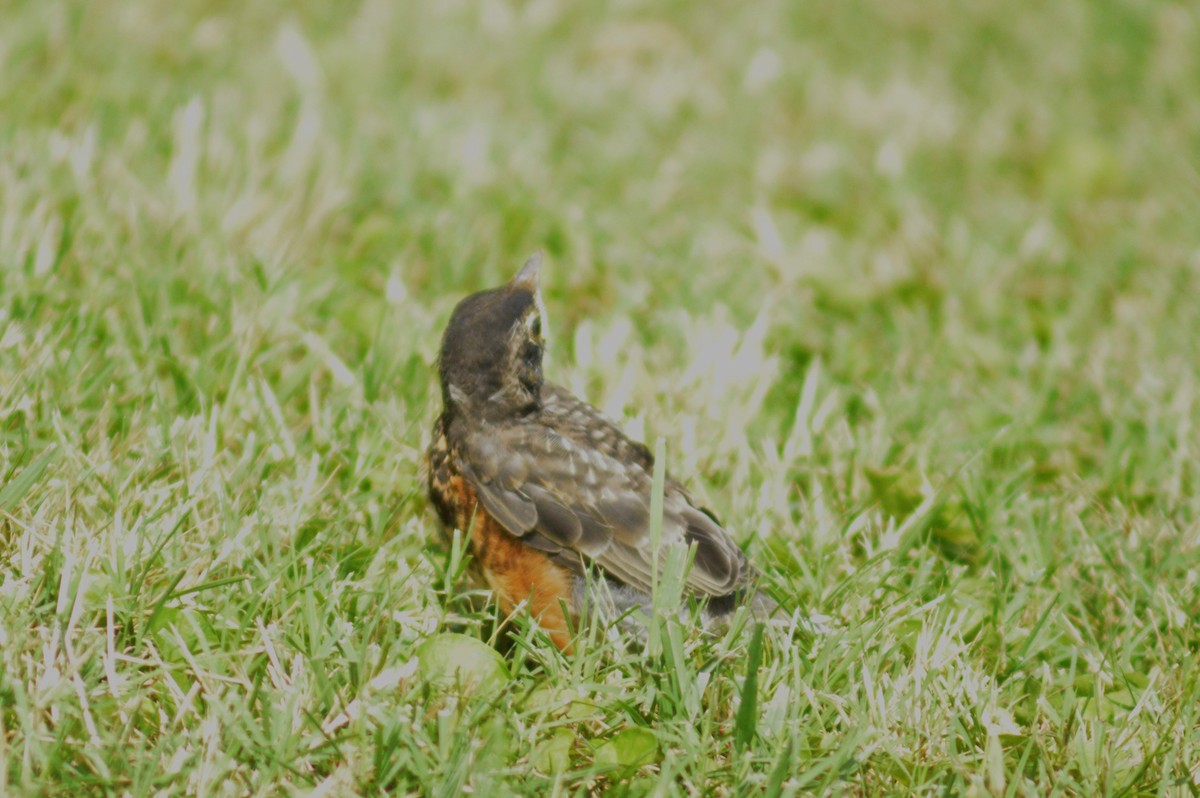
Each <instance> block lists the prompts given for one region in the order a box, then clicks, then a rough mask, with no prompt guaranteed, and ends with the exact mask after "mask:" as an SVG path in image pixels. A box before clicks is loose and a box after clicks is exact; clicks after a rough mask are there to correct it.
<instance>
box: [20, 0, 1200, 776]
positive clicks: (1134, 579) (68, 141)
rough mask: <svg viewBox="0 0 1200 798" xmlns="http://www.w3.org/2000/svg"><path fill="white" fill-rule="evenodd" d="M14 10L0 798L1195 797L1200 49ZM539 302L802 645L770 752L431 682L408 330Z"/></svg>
mask: <svg viewBox="0 0 1200 798" xmlns="http://www.w3.org/2000/svg"><path fill="white" fill-rule="evenodd" d="M0 8H2V12H0V13H2V17H3V23H2V24H0V434H2V437H0V480H2V481H0V664H2V668H3V670H2V673H0V679H2V681H0V793H7V794H13V795H80V794H126V795H154V794H159V795H177V794H178V795H290V794H308V793H309V792H310V791H311V792H313V794H317V795H343V794H344V795H352V794H363V795H369V794H378V793H380V792H382V791H390V792H396V793H401V794H403V793H425V794H458V793H459V792H460V791H462V790H464V789H467V788H470V789H473V790H474V791H475V792H476V793H480V794H499V793H498V792H496V791H503V792H506V793H507V792H515V793H522V794H544V793H547V792H558V793H560V794H589V793H590V792H597V791H600V790H604V789H608V790H612V791H614V792H618V793H619V792H621V791H624V792H627V793H629V794H650V793H653V794H664V795H665V794H750V793H755V794H757V793H762V794H768V795H779V794H785V795H791V794H797V793H802V792H811V791H823V790H828V791H834V792H841V793H851V794H863V795H876V794H879V795H882V794H905V793H910V794H916V793H920V794H934V793H937V794H966V793H971V794H978V795H983V794H996V795H1000V794H1005V795H1046V794H1073V795H1100V794H1114V795H1116V794H1123V795H1125V794H1160V795H1161V794H1183V793H1185V792H1191V793H1194V792H1195V791H1196V790H1197V788H1198V785H1200V771H1198V770H1197V766H1196V763H1197V762H1198V761H1200V730H1198V724H1197V709H1196V706H1197V692H1198V690H1200V681H1198V679H1197V673H1196V665H1195V660H1196V651H1197V646H1198V638H1197V635H1196V617H1197V614H1198V613H1200V594H1198V582H1200V569H1198V567H1197V566H1198V565H1200V557H1198V554H1197V545H1198V543H1200V529H1198V517H1197V505H1198V502H1197V497H1196V493H1197V462H1198V455H1200V433H1198V432H1197V428H1198V427H1197V421H1198V417H1200V410H1198V406H1197V401H1196V387H1197V377H1198V372H1200V359H1198V358H1197V355H1196V346H1195V340H1196V337H1197V331H1198V330H1200V302H1198V301H1197V297H1198V296H1200V292H1198V291H1197V288H1196V285H1197V280H1198V278H1200V232H1198V230H1200V228H1198V226H1197V224H1196V219H1197V217H1198V215H1200V214H1198V211H1200V174H1198V173H1197V168H1196V164H1197V154H1198V153H1200V96H1198V95H1197V92H1196V88H1197V78H1198V76H1200V55H1198V53H1200V47H1198V44H1200V41H1198V35H1200V14H1198V13H1197V11H1196V9H1195V8H1193V7H1192V6H1189V5H1187V4H1170V3H1147V2H1135V1H1134V0H1098V1H1097V2H1083V0H1066V2H1060V3H1056V4H1053V6H1051V7H1045V6H1044V5H1043V4H1038V3H1028V2H1019V3H1011V2H1009V3H1001V2H992V1H990V0H989V1H987V2H979V3H972V4H969V5H967V6H963V5H962V4H952V3H947V2H919V3H918V2H906V1H904V0H901V1H900V2H888V3H867V2H826V1H823V0H821V1H818V2H813V3H805V4H795V3H785V2H773V1H771V0H768V1H767V2H761V3H755V4H749V5H738V4H729V3H720V4H715V5H705V4H691V3H683V2H662V3H655V4H651V3H642V2H610V3H595V4H568V3H564V2H559V1H557V0H531V2H524V3H518V2H508V1H507V0H485V2H478V3H476V2H470V3H468V2H439V3H431V4H406V3H389V2H383V1H382V0H364V2H361V3H359V4H332V3H326V4H321V3H287V4H285V3H272V2H263V3H255V4H239V3H212V2H173V3H138V4H130V3H116V2H110V0H100V1H99V2H93V3H89V4H83V3H69V2H47V3H34V2H15V3H13V2H10V3H6V4H3V6H0ZM539 247H543V248H545V249H546V251H547V253H548V265H547V268H546V274H545V279H544V282H545V288H544V290H545V293H546V300H547V304H548V307H549V314H550V319H549V324H550V330H551V335H552V336H553V339H552V351H551V353H550V358H551V362H550V363H548V366H547V369H548V373H549V374H550V376H551V378H552V379H555V380H556V381H559V382H562V383H564V384H566V385H568V386H569V387H571V388H572V389H574V390H576V391H578V392H579V393H581V394H582V395H584V396H586V397H588V398H590V399H591V400H592V401H593V402H595V403H596V404H597V405H598V406H600V407H602V408H603V409H605V410H606V411H607V412H609V413H610V414H612V415H614V416H616V417H617V418H619V419H621V420H622V422H623V423H624V424H625V425H626V427H627V429H629V430H630V431H631V432H633V433H636V434H637V435H639V436H643V437H645V438H646V439H648V440H651V441H653V439H654V438H655V437H657V436H659V435H661V436H664V437H665V438H666V440H667V442H668V453H669V457H670V462H671V465H672V468H673V469H674V470H675V471H676V473H677V474H678V475H680V476H682V477H685V478H687V479H688V481H689V482H690V483H691V484H692V485H694V486H695V487H696V489H697V492H698V493H700V494H701V495H703V496H704V497H705V499H706V501H707V503H708V504H709V505H710V506H712V507H714V508H715V509H717V510H718V512H719V513H720V514H721V516H722V517H723V518H724V519H725V520H726V522H727V524H728V525H729V527H730V528H731V529H732V530H734V531H735V532H736V534H737V535H738V536H739V539H741V540H742V541H744V542H745V544H746V545H747V547H748V548H749V550H750V551H751V552H752V554H753V555H754V556H755V558H756V559H758V560H759V561H760V562H762V563H764V564H765V565H766V567H767V570H769V571H770V572H771V573H772V579H773V581H774V582H775V583H776V584H775V590H776V591H777V592H778V593H779V594H780V595H782V596H790V597H792V598H793V600H794V603H795V605H796V607H797V608H798V610H799V614H798V616H797V620H796V622H795V628H794V629H793V630H791V631H790V632H788V631H786V630H785V631H780V630H776V629H773V630H769V632H768V639H767V642H766V648H765V651H764V654H763V661H762V666H761V668H762V672H761V673H760V674H759V675H758V694H759V696H760V701H761V705H760V706H759V707H758V711H757V712H756V714H755V715H754V716H753V717H754V721H753V723H754V727H753V731H754V734H753V735H752V737H753V744H752V745H749V746H748V747H744V748H743V747H741V746H738V747H735V746H734V744H733V741H734V726H735V720H734V716H735V712H736V710H737V708H738V707H739V706H740V705H741V702H742V698H743V688H744V686H745V681H744V680H745V677H746V675H747V674H746V670H747V666H746V646H747V644H748V638H749V635H748V634H741V635H739V634H736V633H733V634H730V635H728V636H726V637H724V638H709V637H705V636H702V635H700V634H697V633H695V632H694V631H689V630H688V628H687V626H686V624H684V625H674V626H672V627H671V629H673V630H674V631H673V632H670V634H673V635H674V637H670V636H669V639H671V640H672V641H674V643H673V644H672V647H669V649H668V651H667V652H665V653H662V654H659V655H650V654H645V655H643V654H639V653H637V652H636V651H631V650H627V649H625V648H622V647H621V646H620V645H616V644H612V643H608V644H606V643H604V642H602V641H600V640H596V641H594V643H595V645H592V646H590V647H588V646H585V647H584V648H583V651H582V653H581V654H580V656H579V657H577V658H576V660H574V661H566V660H562V659H561V658H559V657H558V655H557V654H556V653H555V652H554V651H553V650H552V649H551V647H550V646H549V644H548V643H547V642H546V641H545V640H544V639H542V638H540V637H539V636H538V635H537V634H536V632H535V631H534V630H531V629H529V628H528V625H527V624H525V623H524V622H523V621H522V620H520V619H517V620H516V621H514V623H515V625H516V626H517V627H518V628H520V629H522V630H523V632H522V637H521V641H522V643H521V644H520V645H518V646H517V648H516V652H515V654H514V655H513V656H514V662H513V670H514V673H515V675H514V678H513V679H512V680H511V682H508V683H507V686H506V687H505V690H504V692H503V693H502V694H501V699H500V700H499V701H498V703H496V702H489V701H488V700H486V698H481V697H479V696H471V695H469V694H465V695H453V696H450V697H447V696H445V695H444V694H442V693H440V692H439V691H438V690H436V689H435V688H434V687H433V686H431V685H430V684H428V683H426V681H425V680H424V679H423V677H422V675H421V674H420V673H418V672H416V671H415V670H414V664H413V652H414V647H415V646H416V645H417V644H418V643H419V642H420V641H421V640H422V639H424V638H425V637H426V636H427V635H428V634H430V633H432V632H434V631H436V630H439V629H449V628H454V629H460V628H466V629H468V630H473V629H475V630H478V631H479V633H480V634H481V635H483V636H484V637H485V638H486V637H487V636H488V634H489V632H488V630H489V629H490V628H491V619H492V617H493V615H494V613H493V612H481V611H479V610H478V609H473V608H472V606H471V605H470V604H469V603H467V602H465V601H463V600H461V598H459V597H460V596H461V593H462V590H463V586H462V585H461V584H459V580H457V578H456V576H457V575H456V573H455V567H456V563H455V562H454V561H450V560H447V557H446V554H445V553H444V551H443V550H442V549H441V548H439V547H437V546H433V545H431V544H432V543H433V542H434V541H436V539H437V538H436V536H435V534H434V531H433V518H432V514H431V513H429V512H428V511H427V510H426V508H425V506H424V497H423V491H422V490H421V488H420V486H419V478H418V469H419V461H420V453H421V450H422V449H423V447H424V445H425V443H426V436H427V434H428V433H427V430H428V428H429V426H430V424H431V422H432V419H433V416H434V414H435V413H436V406H435V405H436V390H435V386H434V382H435V378H434V373H433V362H434V358H435V355H436V347H437V345H438V340H439V335H440V331H441V327H442V325H443V324H444V323H445V320H446V318H447V316H448V314H449V311H450V309H451V308H452V307H453V305H454V303H455V302H456V301H457V300H458V299H459V298H461V296H463V295H464V294H466V293H469V292H471V291H475V290H479V289H481V288H484V287H488V286H491V285H494V284H496V283H498V282H500V281H501V280H503V279H506V278H507V276H508V275H509V274H511V272H512V271H513V270H514V269H515V268H516V267H517V265H519V263H520V262H521V260H522V259H523V257H524V256H525V255H526V254H527V253H528V252H530V251H532V250H533V249H536V248H539ZM805 619H807V620H805ZM669 623H674V622H673V621H672V622H669ZM736 631H737V630H735V632H736ZM564 696H565V697H564ZM640 728H649V729H651V730H653V732H654V735H655V740H656V741H657V743H656V746H657V747H656V751H655V754H654V756H653V757H652V758H653V762H652V763H651V764H649V765H646V766H643V767H641V768H627V769H625V770H621V769H616V770H614V769H613V767H611V757H609V756H608V755H599V754H598V753H597V752H598V751H599V750H601V749H602V748H603V746H604V744H605V742H606V741H609V740H612V739H615V738H614V735H617V736H619V735H621V734H622V733H625V732H628V731H630V730H632V729H640ZM564 730H566V731H565V732H564ZM564 735H565V736H564ZM606 763H607V764H606Z"/></svg>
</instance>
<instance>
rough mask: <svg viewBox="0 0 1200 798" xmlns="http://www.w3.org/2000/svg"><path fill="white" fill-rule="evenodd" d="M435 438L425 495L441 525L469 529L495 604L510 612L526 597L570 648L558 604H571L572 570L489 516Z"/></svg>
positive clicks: (564, 618)
mask: <svg viewBox="0 0 1200 798" xmlns="http://www.w3.org/2000/svg"><path fill="white" fill-rule="evenodd" d="M440 437H441V436H438V437H435V440H434V444H433V446H431V447H430V450H429V454H428V466H427V467H428V469H429V497H430V499H431V501H432V502H433V505H434V507H435V508H436V509H437V511H438V516H439V517H440V518H441V521H442V524H443V528H444V529H445V530H449V529H452V528H453V529H464V530H465V529H470V538H469V545H470V548H471V554H472V556H473V557H474V558H475V563H476V565H477V566H478V568H479V572H480V573H481V574H482V575H483V578H484V580H485V581H486V582H487V584H488V587H490V588H491V589H492V591H493V592H494V593H495V594H496V600H497V601H498V602H499V604H500V608H501V609H502V610H504V612H506V613H509V614H511V613H512V612H513V611H514V610H515V609H516V608H517V606H519V605H520V604H521V602H526V605H527V606H528V608H529V613H530V615H532V616H533V618H534V620H536V621H537V623H538V625H539V626H541V627H542V628H543V629H544V630H546V633H547V634H548V635H549V636H550V639H551V640H552V641H553V642H554V644H555V645H556V646H558V647H559V648H560V649H561V650H562V651H564V652H566V653H570V651H571V634H570V627H569V626H568V624H567V612H564V609H563V608H564V605H565V606H566V607H567V608H568V610H569V609H570V607H571V573H570V572H569V571H568V570H567V569H566V568H564V567H562V566H561V565H558V564H556V563H554V562H552V561H551V560H550V558H549V557H548V556H547V555H546V554H545V552H541V551H538V550H537V549H533V548H530V547H529V546H526V545H525V544H524V543H522V542H521V540H520V539H519V538H517V537H515V536H514V535H512V534H511V533H509V532H508V530H506V529H504V527H502V526H501V525H500V523H499V522H498V521H496V520H495V519H494V518H492V517H491V516H490V515H488V513H487V511H486V510H484V509H483V507H481V506H480V505H479V503H478V502H477V501H476V498H475V491H474V490H472V489H471V486H470V485H468V484H467V482H466V480H464V479H463V478H462V476H460V475H459V474H457V473H455V472H454V470H453V469H452V468H451V465H450V458H449V457H447V456H446V448H445V439H444V438H441V440H438V438H440ZM439 444H440V445H439Z"/></svg>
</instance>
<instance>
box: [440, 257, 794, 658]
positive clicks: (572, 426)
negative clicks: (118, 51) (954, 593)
mask: <svg viewBox="0 0 1200 798" xmlns="http://www.w3.org/2000/svg"><path fill="white" fill-rule="evenodd" d="M540 265H541V253H537V254H535V255H534V256H533V257H532V258H530V259H529V260H528V261H527V262H526V263H525V265H524V266H523V267H522V268H521V270H520V271H519V272H517V274H516V276H515V277H513V278H512V280H510V281H509V282H508V283H507V284H506V285H503V286H501V287H499V288H494V289H492V290H490V291H482V292H480V293H477V294H472V295H471V296H468V297H467V298H466V299H464V300H462V301H461V302H459V303H458V306H457V307H456V308H455V309H454V313H453V314H452V315H451V317H450V323H449V324H448V325H447V326H446V331H445V333H444V334H443V336H442V348H441V355H440V357H439V361H438V367H439V374H440V377H441V387H442V413H441V415H440V416H439V417H438V419H437V422H436V423H435V424H434V428H433V440H432V442H431V444H430V446H429V450H428V452H427V455H426V457H427V468H428V477H429V496H430V499H431V500H432V503H433V506H434V507H435V508H436V510H437V513H438V516H439V517H440V520H441V522H442V524H443V527H444V528H445V529H447V530H449V529H459V530H462V532H463V535H464V536H465V537H466V539H467V541H468V543H469V547H470V551H471V554H472V556H473V558H474V563H475V566H476V568H477V571H478V573H479V574H481V575H482V577H483V579H484V581H486V583H487V585H488V586H489V587H490V588H491V589H492V591H493V592H494V593H495V596H496V599H497V601H498V603H499V605H500V607H501V609H503V610H504V611H505V612H506V613H512V612H513V611H514V609H515V608H516V607H517V606H518V605H519V604H520V603H521V602H527V606H528V609H529V612H530V613H531V615H532V616H533V618H534V619H535V620H536V621H537V623H538V624H539V625H540V626H541V628H542V629H544V630H545V631H546V632H547V633H548V634H549V636H550V638H551V640H552V641H553V642H554V644H555V645H557V646H558V647H559V648H560V649H562V650H564V651H570V649H571V636H570V631H569V626H568V617H567V615H568V614H570V615H572V616H576V617H577V616H578V615H579V614H580V613H581V611H582V609H583V607H585V606H598V607H610V608H614V609H616V610H617V611H618V612H621V613H623V612H625V611H627V610H628V609H629V608H631V607H639V606H640V607H642V608H649V607H650V606H651V597H650V592H651V585H652V583H653V579H654V577H653V576H652V573H653V572H654V571H655V569H656V568H659V567H661V563H663V562H665V559H666V557H665V553H666V552H667V551H668V550H669V548H670V547H679V546H684V547H686V546H693V547H695V553H694V562H693V565H692V567H691V569H690V570H689V571H688V572H687V575H686V581H685V585H684V590H685V592H686V593H687V594H689V595H690V596H692V597H694V598H696V599H698V600H701V601H703V602H704V616H705V619H706V620H708V619H713V620H715V619H719V618H720V617H721V616H724V615H727V614H729V613H731V612H732V611H733V610H734V609H735V608H736V607H737V606H738V605H739V604H740V603H741V602H743V601H745V600H752V601H754V602H755V607H756V608H758V609H768V608H771V607H773V606H774V602H771V601H770V599H768V598H766V597H765V596H761V595H760V596H755V595H754V590H753V588H754V585H753V581H754V578H755V576H756V573H755V571H754V569H753V568H752V567H751V566H750V564H749V563H748V562H747V560H746V556H745V554H744V553H743V552H742V551H741V549H739V548H738V546H737V545H736V544H735V543H734V542H733V539H732V538H731V537H730V536H729V533H728V532H726V531H725V529H723V528H722V526H721V524H720V522H719V521H717V519H716V517H715V516H714V515H713V514H712V513H710V512H709V511H708V510H705V509H703V508H701V507H697V506H696V505H695V504H694V503H693V501H692V499H691V497H690V496H688V494H687V492H686V491H685V490H684V489H683V487H682V486H681V485H679V484H678V483H676V482H675V481H673V480H671V479H669V478H668V479H667V480H666V484H665V490H664V495H663V523H662V531H661V535H660V540H659V559H658V560H657V561H656V558H655V550H654V548H653V546H652V544H651V534H650V496H651V489H652V482H653V471H654V457H653V455H651V453H650V451H649V450H648V449H647V448H646V446H644V445H643V444H641V443H637V442H635V441H631V440H630V439H629V438H627V437H626V436H625V434H624V433H623V432H621V430H620V429H618V428H617V427H616V426H615V425H614V424H613V423H612V422H610V421H608V420H607V419H606V418H605V417H604V416H602V415H601V414H600V412H599V411H597V410H596V409H595V408H593V407H592V406H591V405H589V404H587V403H586V402H583V401H581V400H580V399H577V398H576V397H574V396H572V395H571V394H570V393H569V392H568V391H566V390H565V389H563V388H561V387H559V386H557V385H554V384H553V383H550V382H546V381H545V380H544V379H543V377H542V355H543V352H544V347H545V342H544V340H543V338H542V315H543V312H544V311H543V306H542V300H541V294H540V291H539V289H538V279H539V270H540ZM589 574H590V576H589ZM596 591H600V592H602V593H603V595H596Z"/></svg>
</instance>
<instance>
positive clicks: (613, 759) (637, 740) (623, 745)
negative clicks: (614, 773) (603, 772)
mask: <svg viewBox="0 0 1200 798" xmlns="http://www.w3.org/2000/svg"><path fill="white" fill-rule="evenodd" d="M594 758H595V762H596V764H597V765H607V766H609V767H614V768H620V769H623V770H634V769H636V768H640V767H641V766H642V765H649V764H650V763H652V762H654V761H656V760H657V759H658V738H656V737H655V736H654V732H652V731H651V730H650V729H644V728H641V727H636V728H632V729H625V730H623V731H619V732H617V733H616V734H614V735H613V736H612V737H610V738H608V739H607V740H605V741H604V742H603V743H602V744H601V745H600V747H598V748H597V749H596V753H595V757H594Z"/></svg>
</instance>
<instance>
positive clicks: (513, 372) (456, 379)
mask: <svg viewBox="0 0 1200 798" xmlns="http://www.w3.org/2000/svg"><path fill="white" fill-rule="evenodd" d="M541 264H542V253H541V252H537V253H535V254H534V255H533V256H532V257H531V258H529V260H527V261H526V262H525V265H524V266H522V267H521V270H520V271H518V272H517V274H516V275H515V276H514V277H513V278H512V279H511V280H509V281H508V282H507V283H506V284H505V285H502V286H500V287H499V288H493V289H491V290H490V291H481V292H479V293H478V294H472V295H471V296H469V297H467V298H466V299H464V300H463V301H461V302H459V303H458V306H457V307H456V308H454V313H453V314H452V315H451V316H450V323H449V324H447V325H446V332H445V333H444V334H443V335H442V351H441V355H440V356H439V358H438V371H439V373H440V375H441V380H442V403H443V405H444V406H445V408H446V410H448V411H452V412H453V411H456V410H465V409H470V410H471V411H472V412H473V413H478V414H481V415H482V416H483V417H485V418H489V419H500V418H506V417H512V416H516V415H522V414H524V413H527V412H529V411H531V410H533V409H535V408H536V407H537V406H538V404H539V402H540V400H541V390H542V353H543V351H544V349H545V340H544V338H543V337H542V314H543V307H542V296H541V292H540V290H539V289H538V278H539V272H540V270H541Z"/></svg>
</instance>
